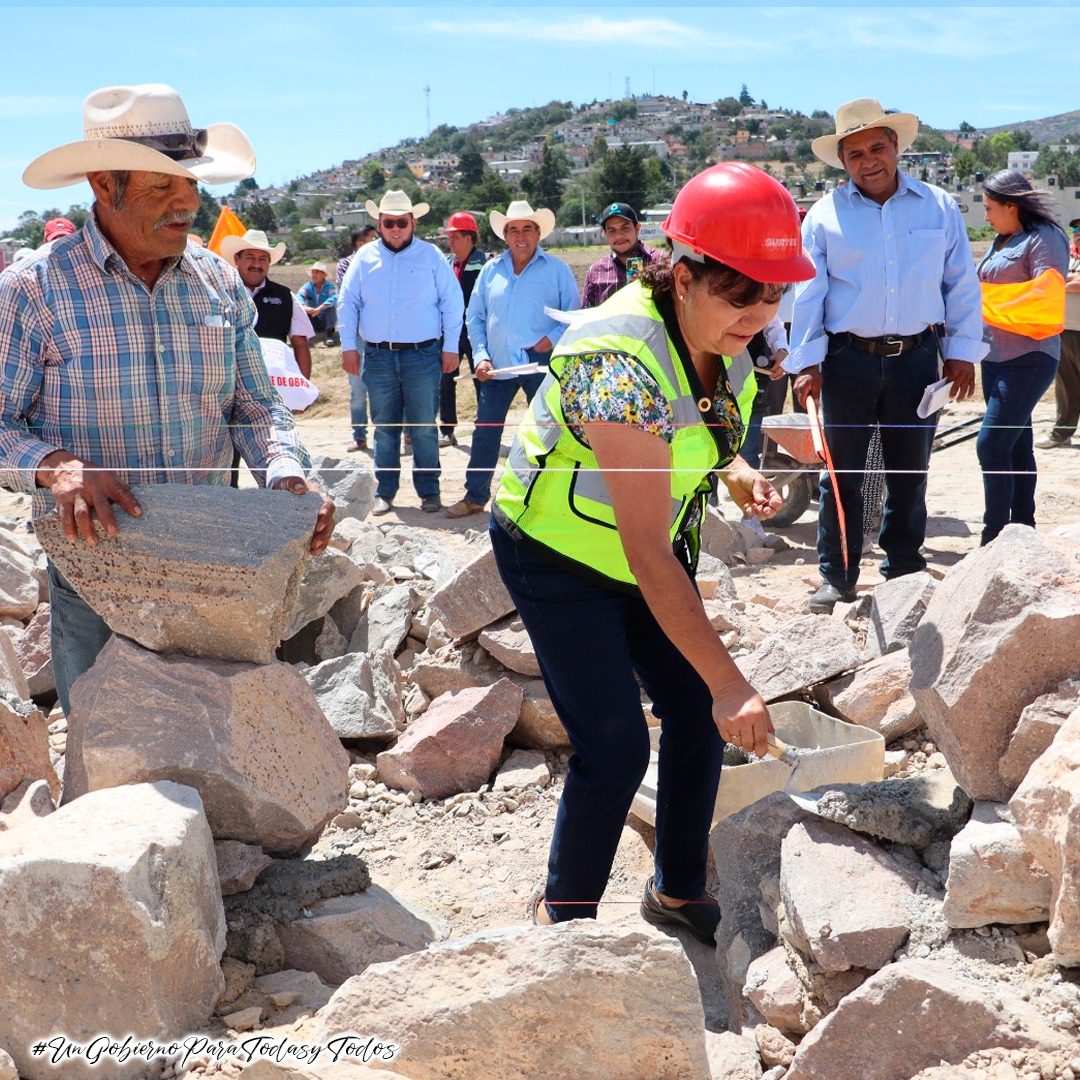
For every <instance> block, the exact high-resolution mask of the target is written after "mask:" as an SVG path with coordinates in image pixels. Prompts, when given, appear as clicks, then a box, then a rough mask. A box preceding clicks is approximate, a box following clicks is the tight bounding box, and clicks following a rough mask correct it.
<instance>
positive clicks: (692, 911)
mask: <svg viewBox="0 0 1080 1080" xmlns="http://www.w3.org/2000/svg"><path fill="white" fill-rule="evenodd" d="M641 917H642V918H643V919H644V920H645V921H646V922H647V923H652V925H653V926H677V927H681V928H682V929H684V930H689V931H690V933H692V934H693V935H694V937H696V938H697V939H698V941H700V942H702V944H704V945H715V944H716V928H717V927H718V926H719V925H720V905H719V904H718V903H717V902H716V901H715V900H714V899H713V898H712V897H711V896H703V897H702V898H701V899H700V900H691V901H689V902H688V903H685V904H683V905H682V907H666V906H665V905H664V904H662V903H661V902H660V900H659V898H658V897H657V895H656V890H655V889H654V888H653V879H652V878H649V880H648V881H646V882H645V895H644V896H643V897H642V898H641Z"/></svg>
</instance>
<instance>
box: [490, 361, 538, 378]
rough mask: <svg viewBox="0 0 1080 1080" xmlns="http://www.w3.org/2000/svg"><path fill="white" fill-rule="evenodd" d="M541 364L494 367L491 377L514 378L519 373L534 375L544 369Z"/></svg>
mask: <svg viewBox="0 0 1080 1080" xmlns="http://www.w3.org/2000/svg"><path fill="white" fill-rule="evenodd" d="M546 370H547V369H546V368H545V367H544V365H543V364H536V363H532V364H512V365H511V366H510V367H505V368H496V369H495V370H494V371H493V372H492V373H491V377H492V378H493V379H516V378H517V377H518V376H519V375H536V374H537V373H538V372H541V371H546Z"/></svg>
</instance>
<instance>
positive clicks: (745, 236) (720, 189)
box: [660, 161, 814, 282]
mask: <svg viewBox="0 0 1080 1080" xmlns="http://www.w3.org/2000/svg"><path fill="white" fill-rule="evenodd" d="M660 228H661V230H662V231H663V232H664V235H665V236H668V237H670V238H671V239H672V240H673V241H676V242H678V243H680V244H685V245H686V246H687V247H688V248H691V249H692V250H693V251H695V252H696V253H698V254H700V255H706V256H708V257H709V258H710V259H715V260H716V261H717V262H722V263H723V264H724V265H725V266H730V267H731V268H732V269H733V270H738V271H739V272H740V273H742V274H745V275H746V276H747V277H749V278H753V279H754V281H769V282H790V281H807V280H809V279H810V278H812V277H813V276H814V264H813V263H812V262H811V261H810V259H809V257H808V256H806V255H804V254H803V248H802V234H801V232H800V228H799V211H798V210H797V209H796V207H795V200H794V199H792V197H791V195H789V194H788V191H787V188H785V187H784V185H783V184H781V183H779V181H776V180H774V179H773V178H772V177H771V176H769V175H768V174H767V173H764V172H762V171H761V169H758V168H755V167H754V166H753V165H747V164H745V163H743V162H741V161H728V162H724V163H723V164H720V165H713V166H712V167H711V168H709V169H706V170H705V171H704V172H700V173H698V174H697V176H694V177H691V179H690V180H688V181H687V182H686V184H685V185H684V186H683V188H682V190H681V191H680V192H679V194H678V195H676V196H675V202H674V203H673V204H672V207H671V213H670V214H668V216H667V220H666V221H665V222H664V224H663V225H661V226H660Z"/></svg>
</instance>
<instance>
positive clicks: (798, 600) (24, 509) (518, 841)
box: [0, 251, 1080, 1029]
mask: <svg viewBox="0 0 1080 1080" xmlns="http://www.w3.org/2000/svg"><path fill="white" fill-rule="evenodd" d="M579 254H580V257H581V260H582V263H587V262H588V261H591V259H592V258H595V256H596V253H595V251H594V252H583V253H579ZM301 269H302V268H290V267H286V268H283V269H282V271H281V272H279V273H276V274H275V276H278V277H280V278H284V277H285V273H284V272H285V271H296V270H301ZM580 272H581V271H580V267H579V273H580ZM290 276H291V275H290ZM300 280H302V276H301V278H300ZM287 283H288V284H290V285H291V286H294V287H295V285H296V284H298V282H294V281H292V280H288V281H287ZM313 356H314V372H313V375H314V381H315V383H316V384H317V385H318V386H319V388H320V391H321V397H320V399H319V401H318V402H317V403H316V404H315V405H314V406H312V407H311V408H310V409H308V410H307V411H306V412H305V413H303V414H301V415H299V416H298V417H297V422H298V425H299V427H300V430H301V432H302V437H303V440H304V442H305V444H306V445H307V446H308V448H309V449H310V450H311V451H313V452H316V453H325V454H328V455H332V456H335V457H343V458H348V459H349V460H354V461H355V462H356V465H357V467H358V468H369V467H370V466H371V458H370V454H366V453H355V452H350V446H351V444H352V437H351V432H350V425H349V418H348V387H347V382H346V380H345V377H344V375H343V373H342V372H341V368H340V354H339V350H338V349H336V348H327V347H324V346H317V347H316V348H315V349H314V350H313ZM458 403H459V417H460V421H459V425H458V429H457V435H458V439H459V445H458V446H456V447H450V448H447V449H444V450H442V451H441V459H442V470H443V473H442V494H443V500H444V502H445V503H447V504H449V503H451V502H454V501H456V500H457V499H458V498H460V497H461V495H462V494H463V492H464V473H465V468H466V465H467V462H468V452H469V444H470V438H471V420H472V417H473V416H474V415H475V398H474V395H473V392H472V386H471V384H470V382H468V381H462V382H459V383H458ZM522 410H523V402H519V403H518V405H517V407H516V408H515V410H514V411H513V412H512V413H511V416H510V418H509V425H510V428H508V435H507V438H506V439H505V440H504V445H505V444H507V443H508V442H509V431H510V430H512V425H513V424H514V423H515V422H517V421H518V420H519V419H520V417H521V413H522ZM981 414H982V403H981V400H977V401H974V402H968V403H964V404H962V405H959V406H949V407H948V408H947V409H946V410H945V412H944V413H943V414H942V417H941V419H940V422H939V429H940V430H944V429H946V428H949V427H951V426H954V425H958V424H961V423H963V422H964V421H968V420H977V419H978V417H980V416H981ZM1052 418H1053V400H1052V392H1051V393H1048V394H1047V395H1046V397H1045V398H1044V399H1043V401H1042V402H1041V403H1040V404H1039V406H1038V407H1037V409H1036V412H1035V425H1036V433H1037V434H1041V433H1043V432H1044V431H1045V430H1046V429H1047V428H1048V426H1049V424H1050V422H1051V421H1052ZM968 430H972V431H974V430H977V427H976V428H972V429H968ZM1036 454H1037V460H1038V467H1039V489H1038V496H1037V499H1038V508H1039V509H1038V520H1039V529H1040V531H1052V530H1053V529H1055V528H1057V527H1058V526H1061V525H1065V524H1071V523H1075V522H1077V521H1078V520H1080V448H1077V449H1058V450H1052V451H1037V452H1036ZM411 460H412V459H411V458H408V457H406V458H404V459H403V465H404V470H403V482H402V487H401V491H400V493H399V497H398V500H397V502H396V504H395V507H394V511H393V512H392V513H391V514H389V515H387V516H386V517H384V518H380V519H377V520H379V522H380V523H385V524H388V525H389V524H396V523H401V524H404V525H407V526H410V527H412V528H414V529H417V530H422V531H423V532H425V533H428V534H430V540H431V541H432V546H443V547H451V548H454V549H459V550H462V551H464V550H465V549H466V546H467V543H468V541H469V540H470V539H471V538H473V537H474V536H475V532H476V531H478V530H482V529H484V528H485V527H486V516H485V515H476V516H473V517H470V518H466V519H464V520H454V519H452V518H449V517H447V516H446V515H445V514H434V515H432V514H424V513H421V511H420V509H419V500H418V499H417V497H416V495H415V493H414V491H413V488H412V484H411V482H410V478H409V469H410V467H411ZM927 504H928V510H929V524H928V529H927V540H926V555H927V558H928V560H929V565H930V568H931V570H932V571H933V572H934V573H936V574H939V575H940V574H942V573H944V572H945V571H946V570H947V569H948V568H949V567H950V566H952V565H953V564H955V563H956V562H957V561H959V560H960V559H961V558H963V557H964V555H965V554H967V553H968V552H970V551H972V550H974V549H975V548H976V546H977V544H978V536H979V531H980V527H981V519H982V513H983V493H982V481H981V476H980V473H979V467H978V462H977V459H976V454H975V441H974V439H968V440H967V441H965V442H962V443H960V444H958V445H955V446H951V447H949V448H948V449H943V450H941V451H939V452H935V453H934V455H933V457H932V460H931V469H930V477H929V485H928V495H927ZM28 512H29V500H28V498H27V497H25V496H10V495H7V494H5V493H0V516H2V517H11V516H16V517H23V516H26V515H27V514H28ZM727 513H728V516H729V517H733V516H734V514H733V512H732V510H731V508H730V507H728V509H727ZM815 518H816V503H815V504H811V507H810V509H809V510H808V511H807V512H806V513H805V514H804V515H803V516H802V518H801V519H800V520H799V521H797V522H796V523H795V524H794V525H792V526H790V527H788V528H785V529H783V530H777V531H779V532H781V535H782V536H783V537H784V539H785V540H786V541H787V543H788V545H789V546H788V547H787V548H786V549H785V550H781V551H779V552H777V553H776V554H775V556H774V557H773V558H772V560H771V561H770V562H768V563H767V564H765V565H762V566H745V567H736V568H735V569H734V571H733V575H734V578H735V582H736V587H737V589H738V591H739V594H740V598H742V599H744V600H749V599H750V598H751V597H753V596H755V595H758V596H760V595H764V596H767V597H770V598H773V599H775V600H776V601H777V602H779V603H782V604H784V605H785V606H786V607H787V608H788V609H789V610H792V611H805V610H806V606H805V605H806V600H807V599H808V597H809V595H810V594H811V593H812V592H813V591H814V589H815V588H816V587H817V584H818V577H817V574H816V554H815V547H814V544H815V530H816V520H815ZM880 560H881V552H880V551H879V550H878V549H877V548H876V547H874V548H871V549H870V550H868V551H867V552H866V554H865V555H864V558H863V559H862V562H861V576H860V585H859V587H860V589H864V590H865V589H871V588H873V587H874V585H875V584H877V583H878V582H879V581H880V580H881V579H880V575H879V573H878V565H879V563H880ZM755 606H756V605H748V610H753V609H754V607H755ZM916 745H918V744H916ZM931 749H932V747H927V750H928V751H929V750H931ZM373 761H374V756H373V755H372V754H368V755H364V754H357V753H354V755H353V762H354V765H357V766H360V767H361V768H362V767H363V766H364V765H365V764H369V763H373ZM548 763H549V766H550V768H551V769H552V772H553V775H554V778H553V782H552V784H551V785H550V786H549V787H547V788H546V789H544V790H539V789H522V791H521V792H520V793H518V794H515V796H514V797H513V799H512V805H510V806H508V805H507V804H506V802H505V799H504V798H503V795H502V794H499V795H496V794H495V793H493V792H488V791H481V792H480V793H472V794H466V795H464V796H457V797H455V798H452V799H449V800H442V801H434V802H426V803H420V804H418V805H416V806H413V805H409V804H408V803H407V802H403V801H401V800H396V799H393V798H391V797H390V793H386V792H385V790H384V791H382V792H380V791H379V790H378V787H379V786H381V785H378V786H377V785H376V784H375V783H374V781H371V782H370V783H367V786H366V788H365V786H364V785H365V782H363V781H362V782H361V783H360V784H359V785H357V784H354V786H353V788H354V789H353V798H352V800H351V802H350V807H349V809H350V810H351V811H353V812H355V813H356V814H357V815H358V816H359V822H360V824H359V827H357V828H350V829H348V830H339V829H334V828H331V829H330V830H328V832H327V833H326V834H325V835H324V837H323V840H322V841H321V842H320V844H321V846H329V847H333V848H335V849H337V850H349V851H354V852H356V853H357V854H359V855H361V856H362V857H363V858H364V859H365V860H366V861H367V862H368V864H369V866H370V868H371V873H372V878H373V880H374V881H375V883H376V884H378V885H381V886H382V887H384V888H386V889H387V890H389V891H390V892H391V893H392V894H393V895H394V896H395V897H397V898H398V899H400V900H402V901H405V902H407V903H414V904H415V905H417V906H418V907H419V908H421V909H423V910H424V911H427V912H429V913H430V914H431V915H433V916H435V917H436V918H438V919H440V920H442V921H443V923H444V924H445V930H446V932H447V933H449V934H450V935H452V936H461V935H463V934H468V933H471V932H474V931H477V930H481V929H485V928H488V927H494V926H505V925H512V924H519V923H521V922H523V921H524V917H525V915H524V913H525V907H526V901H527V898H528V896H529V894H530V892H531V890H532V889H533V887H534V886H535V885H536V884H537V883H539V882H540V881H542V880H543V877H544V873H545V865H546V859H547V845H548V841H549V839H550V836H551V830H552V825H553V821H554V815H555V809H556V805H557V800H558V796H559V793H560V791H561V786H562V784H561V779H562V774H563V772H564V770H565V758H564V757H562V756H560V755H557V754H550V755H548ZM651 844H652V830H651V829H650V828H648V827H647V826H643V825H639V824H635V823H634V820H633V819H631V821H630V823H628V825H627V826H626V828H625V829H624V831H623V840H622V843H621V845H620V849H619V854H618V857H617V861H616V865H615V869H614V873H613V876H612V879H611V884H610V886H609V889H608V892H607V894H606V896H605V898H604V902H603V903H602V905H601V908H600V917H601V919H603V920H606V921H620V922H621V921H626V922H635V921H636V920H637V919H638V915H637V906H638V902H639V899H640V895H641V889H642V883H643V881H644V879H645V878H646V877H647V876H648V874H649V873H650V872H651ZM684 945H685V947H686V951H687V955H688V956H689V958H690V960H691V962H692V963H693V964H694V967H695V969H696V970H697V972H698V976H699V980H700V984H701V990H702V997H703V1001H704V1003H705V1009H706V1016H707V1019H708V1021H709V1026H710V1027H711V1028H713V1029H719V1028H720V1027H722V1025H723V1017H724V1004H723V1001H722V1000H721V999H720V995H719V993H718V990H717V984H716V972H715V958H714V954H713V951H712V950H711V949H707V948H705V947H704V946H700V945H698V944H697V943H696V942H694V941H693V940H691V939H689V938H688V937H685V936H684Z"/></svg>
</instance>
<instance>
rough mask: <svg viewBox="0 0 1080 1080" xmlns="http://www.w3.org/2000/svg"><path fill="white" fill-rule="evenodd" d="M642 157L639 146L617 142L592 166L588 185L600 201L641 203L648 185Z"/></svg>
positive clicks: (602, 203) (603, 203)
mask: <svg viewBox="0 0 1080 1080" xmlns="http://www.w3.org/2000/svg"><path fill="white" fill-rule="evenodd" d="M645 158H646V154H645V151H644V150H642V149H641V147H640V146H620V147H619V148H618V149H617V150H612V151H610V152H609V153H608V154H607V156H606V157H605V158H604V159H603V161H601V162H600V164H599V165H597V166H596V167H595V168H594V169H593V170H592V176H591V180H592V188H593V191H594V192H595V194H596V195H597V196H598V198H599V202H600V203H601V205H606V204H607V203H613V202H625V203H629V204H630V205H631V206H634V207H639V206H641V205H642V204H643V203H644V201H645V198H646V195H647V193H648V188H649V176H648V173H647V172H646V169H645Z"/></svg>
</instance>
